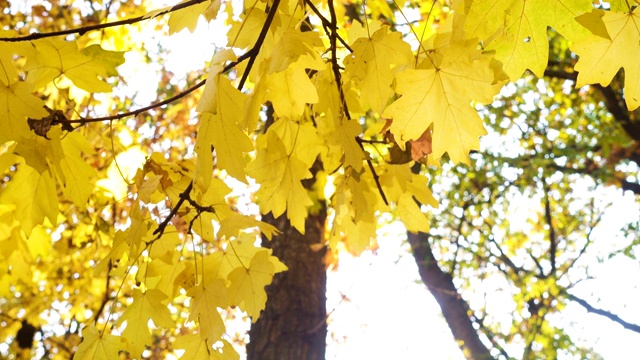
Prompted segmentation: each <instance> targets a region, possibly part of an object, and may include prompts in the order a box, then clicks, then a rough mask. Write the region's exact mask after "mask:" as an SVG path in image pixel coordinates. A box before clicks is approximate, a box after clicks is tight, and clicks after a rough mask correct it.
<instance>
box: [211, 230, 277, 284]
mask: <svg viewBox="0 0 640 360" xmlns="http://www.w3.org/2000/svg"><path fill="white" fill-rule="evenodd" d="M254 243H255V236H253V235H248V234H240V236H238V238H237V239H235V240H233V241H230V242H229V243H228V244H227V246H226V247H225V248H224V249H221V250H220V251H216V252H214V253H213V254H211V255H207V256H205V258H204V261H203V262H204V266H203V267H204V272H205V273H206V274H211V275H212V276H215V277H217V278H221V279H226V278H227V277H228V275H229V273H230V272H231V271H233V270H234V269H236V268H238V267H245V266H246V265H245V264H249V263H250V262H251V259H252V258H253V257H254V255H255V254H256V253H257V252H258V251H266V252H267V254H268V255H269V261H271V263H272V264H273V266H274V273H279V272H282V271H286V270H287V267H286V266H285V265H284V264H283V263H281V262H280V260H278V258H276V257H275V256H272V255H271V254H272V251H271V249H265V248H262V247H256V246H255V245H254Z"/></svg>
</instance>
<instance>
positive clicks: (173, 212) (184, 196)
mask: <svg viewBox="0 0 640 360" xmlns="http://www.w3.org/2000/svg"><path fill="white" fill-rule="evenodd" d="M191 189H193V181H191V182H190V183H189V185H188V186H187V187H186V189H184V191H183V192H181V193H180V199H179V200H178V202H177V203H176V205H175V206H173V207H172V208H171V212H170V213H169V215H167V217H166V218H165V219H164V220H163V221H162V222H161V223H160V225H158V228H157V229H155V230H154V231H153V235H157V236H156V239H159V238H160V237H161V236H162V234H164V230H165V229H166V228H167V226H168V225H169V222H170V221H171V219H173V217H174V216H175V215H176V214H177V213H178V210H179V209H180V207H181V206H182V204H184V202H185V201H187V200H188V199H190V198H191V195H190V193H191Z"/></svg>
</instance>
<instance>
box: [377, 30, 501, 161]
mask: <svg viewBox="0 0 640 360" xmlns="http://www.w3.org/2000/svg"><path fill="white" fill-rule="evenodd" d="M447 37H448V35H446V34H445V35H436V39H435V42H434V43H435V44H436V46H438V49H439V50H438V52H437V53H434V55H433V57H432V58H428V59H427V60H425V61H424V62H423V63H422V64H421V65H420V66H419V68H418V69H415V70H414V69H408V70H404V71H403V72H401V73H399V74H398V76H397V85H396V92H398V93H399V94H401V95H402V96H401V97H400V98H399V99H398V100H396V101H395V102H394V103H393V104H391V105H389V107H387V109H386V110H385V111H384V113H383V114H382V116H383V117H386V118H392V119H393V122H392V123H391V127H390V131H391V132H392V133H393V135H394V137H395V139H396V142H397V143H398V145H399V146H400V147H401V148H402V149H403V150H404V148H405V143H406V142H407V141H409V140H415V139H418V138H420V136H421V135H422V134H423V133H424V131H425V130H426V129H427V128H428V127H429V126H431V124H433V134H432V137H433V143H432V147H433V155H434V157H435V158H440V157H441V156H442V155H443V154H444V153H445V152H446V153H448V154H449V157H450V158H451V160H452V161H453V162H454V163H457V162H464V163H468V162H469V157H468V154H469V151H471V150H474V149H479V147H480V139H479V138H480V136H482V135H484V134H486V130H485V129H484V126H483V125H482V120H481V119H480V116H479V115H478V113H477V111H476V110H475V109H474V108H473V106H471V102H472V101H474V100H475V101H480V102H487V101H491V99H492V97H493V96H494V95H495V94H497V92H498V90H499V86H496V85H494V84H493V83H494V73H493V70H492V68H491V66H490V63H491V57H490V56H488V55H483V54H481V53H480V51H479V50H478V49H477V46H476V44H477V41H475V40H468V41H452V42H451V43H449V44H448V45H446V46H442V43H446V42H447V40H446V39H447Z"/></svg>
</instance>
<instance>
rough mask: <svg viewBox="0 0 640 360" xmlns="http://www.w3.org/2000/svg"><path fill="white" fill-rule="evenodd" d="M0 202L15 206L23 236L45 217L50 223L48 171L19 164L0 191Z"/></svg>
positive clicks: (53, 209) (52, 205) (53, 203)
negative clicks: (15, 171) (16, 170)
mask: <svg viewBox="0 0 640 360" xmlns="http://www.w3.org/2000/svg"><path fill="white" fill-rule="evenodd" d="M0 202H2V203H10V204H15V205H16V212H15V217H16V219H17V220H18V221H19V223H20V226H21V227H22V230H23V231H24V232H25V233H26V234H27V236H28V235H29V234H30V233H31V230H32V229H33V228H34V227H35V226H36V225H38V224H42V223H43V221H44V219H45V217H46V218H47V219H49V221H50V222H51V224H54V225H56V224H57V217H58V196H57V191H56V184H55V180H54V179H53V178H52V177H51V174H50V173H49V172H48V171H45V172H43V173H42V174H41V173H39V172H38V171H37V170H36V169H34V168H32V167H30V166H28V165H26V164H21V165H20V168H19V169H18V172H17V173H16V174H15V176H14V178H13V179H11V181H10V182H9V184H8V185H7V187H6V188H4V189H2V192H0Z"/></svg>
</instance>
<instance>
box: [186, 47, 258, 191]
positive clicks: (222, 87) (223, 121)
mask: <svg viewBox="0 0 640 360" xmlns="http://www.w3.org/2000/svg"><path fill="white" fill-rule="evenodd" d="M232 59H235V55H234V54H233V52H231V51H226V52H225V51H222V52H219V53H218V54H216V56H215V57H214V60H213V64H212V65H211V69H210V71H209V77H208V78H207V82H206V84H205V90H204V93H203V95H202V97H201V98H200V101H199V102H198V106H197V107H196V111H199V112H202V114H201V115H200V128H199V130H198V138H197V140H196V147H195V151H196V153H197V154H198V160H197V163H196V179H197V184H198V186H199V187H200V190H201V191H202V192H205V191H206V189H207V187H208V186H209V182H210V179H211V176H212V171H213V163H212V159H211V146H213V147H214V148H215V151H216V157H217V166H218V168H219V169H224V170H226V171H227V173H228V174H229V175H231V176H233V177H234V178H236V179H238V180H240V181H242V182H244V183H246V182H247V180H246V177H245V173H244V168H245V165H246V163H245V160H244V156H243V153H245V152H249V151H252V150H253V143H252V142H251V139H249V137H248V136H247V135H246V134H245V133H244V132H243V131H242V130H241V129H240V126H239V123H240V122H241V121H242V114H243V111H244V103H245V101H246V98H247V96H246V95H244V94H243V93H241V92H240V91H238V89H236V88H235V87H233V86H232V85H231V81H230V80H229V79H227V78H225V77H223V76H220V72H221V71H222V69H223V68H224V66H223V64H224V63H225V62H226V61H227V60H232Z"/></svg>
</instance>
